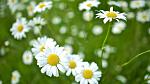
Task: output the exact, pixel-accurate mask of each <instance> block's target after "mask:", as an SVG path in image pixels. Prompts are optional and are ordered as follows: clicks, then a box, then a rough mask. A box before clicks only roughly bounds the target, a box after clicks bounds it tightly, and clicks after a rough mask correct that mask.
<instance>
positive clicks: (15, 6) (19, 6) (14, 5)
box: [7, 0, 25, 13]
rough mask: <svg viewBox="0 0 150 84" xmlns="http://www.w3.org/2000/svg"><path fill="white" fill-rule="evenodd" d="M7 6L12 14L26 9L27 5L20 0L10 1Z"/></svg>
mask: <svg viewBox="0 0 150 84" xmlns="http://www.w3.org/2000/svg"><path fill="white" fill-rule="evenodd" d="M7 5H8V6H9V8H10V10H11V12H12V13H15V12H16V11H20V10H23V9H25V4H24V3H23V2H19V1H18V0H8V1H7Z"/></svg>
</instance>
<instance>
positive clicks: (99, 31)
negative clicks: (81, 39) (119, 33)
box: [92, 25, 103, 35]
mask: <svg viewBox="0 0 150 84" xmlns="http://www.w3.org/2000/svg"><path fill="white" fill-rule="evenodd" d="M102 32H103V28H102V27H101V26H99V25H95V26H94V27H93V29H92V33H93V34H94V35H100V34H102Z"/></svg>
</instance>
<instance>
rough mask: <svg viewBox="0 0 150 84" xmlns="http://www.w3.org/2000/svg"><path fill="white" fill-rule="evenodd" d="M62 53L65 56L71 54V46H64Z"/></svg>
mask: <svg viewBox="0 0 150 84" xmlns="http://www.w3.org/2000/svg"><path fill="white" fill-rule="evenodd" d="M64 51H65V52H66V54H71V53H72V52H73V49H72V46H71V45H64Z"/></svg>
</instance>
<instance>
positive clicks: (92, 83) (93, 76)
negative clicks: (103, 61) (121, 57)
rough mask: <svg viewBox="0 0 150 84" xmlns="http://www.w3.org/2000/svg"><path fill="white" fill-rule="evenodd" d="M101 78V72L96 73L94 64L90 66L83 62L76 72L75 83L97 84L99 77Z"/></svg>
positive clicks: (96, 69) (96, 67)
mask: <svg viewBox="0 0 150 84" xmlns="http://www.w3.org/2000/svg"><path fill="white" fill-rule="evenodd" d="M101 76H102V73H101V71H98V66H97V64H96V63H94V62H92V63H91V64H89V63H87V62H85V63H83V67H81V69H79V70H78V74H77V75H76V76H75V80H76V82H80V84H98V81H99V80H100V77H101Z"/></svg>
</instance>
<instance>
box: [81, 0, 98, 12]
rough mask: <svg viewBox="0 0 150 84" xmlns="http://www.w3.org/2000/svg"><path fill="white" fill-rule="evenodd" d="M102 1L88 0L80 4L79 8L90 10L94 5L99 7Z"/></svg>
mask: <svg viewBox="0 0 150 84" xmlns="http://www.w3.org/2000/svg"><path fill="white" fill-rule="evenodd" d="M99 4H100V2H99V1H98V0H87V1H84V2H82V3H80V4H79V10H80V11H82V10H87V11H89V10H90V9H91V8H92V7H98V5H99Z"/></svg>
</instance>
